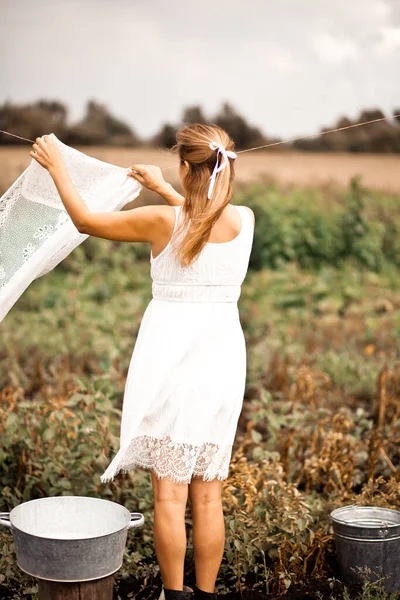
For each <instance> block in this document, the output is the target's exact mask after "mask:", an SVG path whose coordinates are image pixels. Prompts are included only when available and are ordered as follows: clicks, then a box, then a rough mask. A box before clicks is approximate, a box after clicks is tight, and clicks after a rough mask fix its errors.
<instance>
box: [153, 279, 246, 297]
mask: <svg viewBox="0 0 400 600" xmlns="http://www.w3.org/2000/svg"><path fill="white" fill-rule="evenodd" d="M152 293H153V298H154V299H156V300H168V301H171V302H237V301H238V300H239V297H240V293H241V285H237V284H224V285H216V284H203V283H161V282H157V281H153V283H152Z"/></svg>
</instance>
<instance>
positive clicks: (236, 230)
mask: <svg viewBox="0 0 400 600" xmlns="http://www.w3.org/2000/svg"><path fill="white" fill-rule="evenodd" d="M33 148H34V152H33V151H32V152H31V155H32V156H33V157H34V158H35V159H36V160H37V161H38V162H39V163H40V164H41V165H42V166H44V167H45V168H47V169H48V171H49V173H50V174H51V176H52V178H53V180H54V183H55V185H56V187H57V189H58V192H59V194H60V197H61V199H62V201H63V203H64V205H65V207H66V209H67V211H68V213H69V215H70V217H71V219H72V220H73V222H74V223H75V225H76V227H77V228H78V230H79V231H80V232H82V233H86V234H89V235H92V236H95V237H100V238H106V239H109V240H121V241H127V242H136V241H140V242H148V243H149V244H151V254H150V263H151V278H152V293H153V297H152V299H151V301H150V303H149V304H148V306H147V308H146V311H145V313H144V315H143V319H142V322H141V325H140V329H139V333H138V337H137V340H136V344H135V347H134V350H133V354H132V358H131V361H130V365H129V370H128V375H127V381H126V386H125V393H124V400H123V410H122V420H121V436H120V449H119V451H118V452H117V454H116V455H115V457H114V458H113V460H112V461H111V463H110V465H109V466H108V468H107V469H106V471H105V473H104V474H103V475H102V476H101V480H102V481H103V482H105V481H108V480H110V479H113V477H114V476H115V475H116V474H117V473H118V472H119V471H123V472H127V471H129V470H131V469H133V468H135V467H137V468H145V469H149V470H150V471H151V478H152V484H153V491H154V544H155V550H156V555H157V560H158V563H159V566H160V571H161V578H162V583H163V592H162V594H164V595H165V599H166V600H189V599H190V598H192V597H193V596H194V597H195V598H196V599H197V598H198V599H201V600H215V598H216V593H215V591H214V590H215V581H216V578H217V575H218V571H219V568H220V564H221V560H222V556H223V551H224V542H225V526H224V515H223V510H222V501H221V490H222V482H223V480H225V479H226V478H227V477H228V470H229V463H230V459H231V453H232V444H233V441H234V437H235V433H236V429H237V422H238V419H239V415H240V412H241V409H242V403H243V395H244V389H245V380H246V347H245V339H244V335H243V330H242V327H241V323H240V319H239V311H238V299H239V296H240V292H241V284H242V282H243V280H244V278H245V276H246V273H247V269H248V263H249V258H250V252H251V248H252V244H253V235H254V215H253V212H252V211H251V209H250V208H248V207H246V206H234V205H232V204H231V203H230V200H231V197H232V182H233V179H234V159H235V157H236V154H235V153H234V152H233V148H234V145H233V141H232V140H231V138H230V137H229V136H228V134H227V133H226V132H225V131H224V130H223V129H221V128H219V127H217V126H207V125H201V124H195V125H191V126H188V127H184V128H182V129H181V130H180V131H179V132H178V133H177V144H176V146H175V147H174V150H175V151H176V152H177V153H178V155H179V161H180V162H179V174H180V178H181V181H182V187H183V190H184V197H183V196H181V195H180V194H179V193H177V192H176V191H175V190H174V189H173V188H172V186H171V185H169V184H167V183H166V182H165V181H164V179H163V176H162V173H161V170H160V169H159V168H158V167H155V166H153V165H141V164H135V165H132V166H131V167H130V169H131V172H130V173H129V176H131V177H134V178H135V179H136V180H137V181H139V182H140V183H141V184H142V185H144V186H145V187H147V188H149V189H150V190H153V191H155V192H157V193H159V194H160V195H161V196H162V197H163V198H164V199H165V200H166V201H167V203H168V205H157V206H144V207H140V208H135V209H133V210H126V211H121V212H111V213H93V212H90V211H88V210H87V208H86V205H85V203H84V202H83V200H82V198H81V197H80V196H79V194H78V192H77V191H76V189H75V187H74V186H73V184H72V181H71V179H70V178H69V175H68V173H67V171H66V169H65V167H64V165H63V163H62V160H61V158H60V156H59V153H58V149H57V147H56V146H55V144H54V143H52V141H51V139H50V138H48V137H47V136H43V138H37V143H35V144H34V145H33ZM132 268H134V265H132ZM188 499H189V501H190V507H191V512H192V519H193V545H194V560H195V571H196V585H195V589H194V590H192V589H191V588H189V587H187V586H184V585H183V579H184V559H185V551H186V543H187V542H186V529H185V512H186V504H187V501H188Z"/></svg>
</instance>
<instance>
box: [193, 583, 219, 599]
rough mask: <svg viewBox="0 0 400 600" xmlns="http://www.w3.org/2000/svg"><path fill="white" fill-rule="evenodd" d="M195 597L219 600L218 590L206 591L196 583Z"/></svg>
mask: <svg viewBox="0 0 400 600" xmlns="http://www.w3.org/2000/svg"><path fill="white" fill-rule="evenodd" d="M193 597H194V600H217V592H205V591H203V590H201V589H200V588H198V587H197V585H196V584H195V586H194V594H193Z"/></svg>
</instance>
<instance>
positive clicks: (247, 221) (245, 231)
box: [236, 204, 254, 239]
mask: <svg viewBox="0 0 400 600" xmlns="http://www.w3.org/2000/svg"><path fill="white" fill-rule="evenodd" d="M236 208H237V209H238V210H239V212H240V215H241V217H242V231H241V234H242V236H243V237H244V238H248V239H252V238H253V235H254V222H253V217H252V216H251V214H250V211H249V210H248V208H247V207H246V206H243V204H241V205H236Z"/></svg>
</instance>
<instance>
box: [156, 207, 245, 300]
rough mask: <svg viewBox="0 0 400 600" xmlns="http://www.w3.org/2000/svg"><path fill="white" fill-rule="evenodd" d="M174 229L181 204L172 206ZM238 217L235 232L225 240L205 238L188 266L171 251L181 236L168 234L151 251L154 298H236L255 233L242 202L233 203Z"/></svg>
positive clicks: (178, 218)
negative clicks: (154, 251) (164, 242)
mask: <svg viewBox="0 0 400 600" xmlns="http://www.w3.org/2000/svg"><path fill="white" fill-rule="evenodd" d="M173 208H174V209H175V226H174V230H173V232H174V233H175V231H176V229H177V226H178V224H179V223H180V218H181V209H182V205H180V206H174V207H173ZM234 208H235V209H236V210H238V212H239V215H240V218H241V229H240V232H239V233H238V235H237V236H236V237H235V238H233V239H231V240H229V241H227V242H207V243H206V244H205V246H204V248H203V249H202V251H201V252H200V254H199V255H198V257H197V258H196V259H195V260H194V262H193V263H192V264H191V265H189V266H188V267H182V266H181V265H180V263H179V261H178V259H177V258H176V256H175V254H174V248H175V245H176V244H179V241H180V239H181V236H182V235H184V233H182V234H181V236H176V237H175V238H174V237H171V239H170V241H169V242H168V244H167V245H166V246H165V248H164V249H163V250H162V251H161V252H160V253H159V254H158V255H157V256H156V257H153V255H152V254H151V255H150V262H151V278H152V280H153V287H152V290H153V298H155V299H160V300H171V301H181V302H237V300H238V299H239V296H240V292H241V284H242V282H243V280H244V278H245V276H246V273H247V269H248V264H249V259H250V253H251V248H252V243H253V236H254V223H253V218H252V216H251V213H250V211H249V210H248V209H247V208H246V207H245V206H234Z"/></svg>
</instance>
